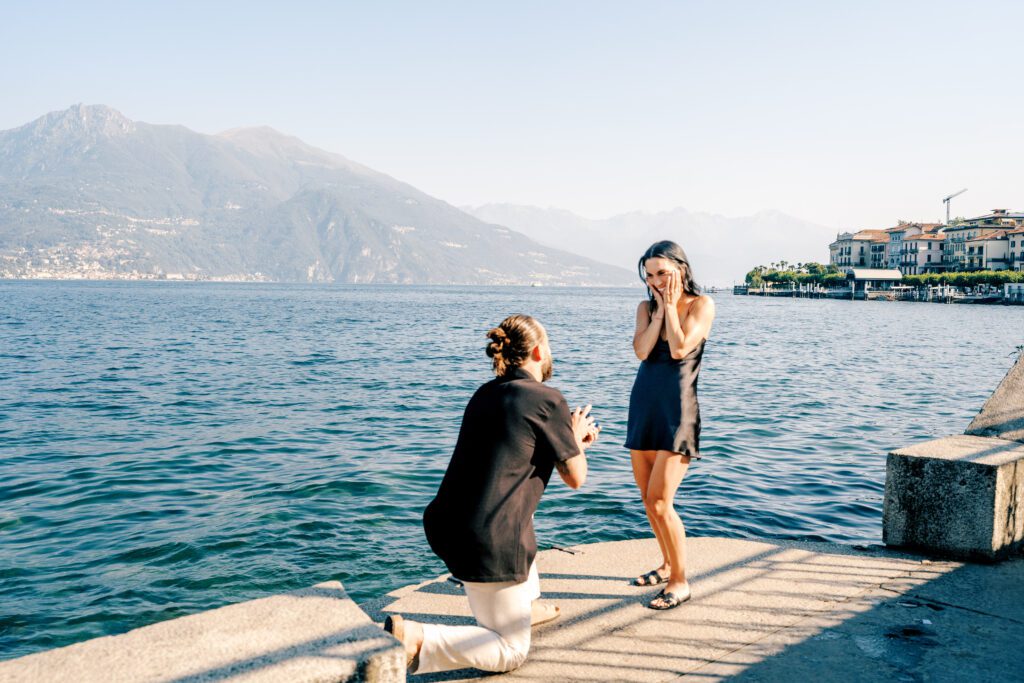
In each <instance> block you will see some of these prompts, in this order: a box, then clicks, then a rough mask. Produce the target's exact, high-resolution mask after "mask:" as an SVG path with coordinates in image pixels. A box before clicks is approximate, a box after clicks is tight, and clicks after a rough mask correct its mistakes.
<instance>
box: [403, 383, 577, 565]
mask: <svg viewBox="0 0 1024 683" xmlns="http://www.w3.org/2000/svg"><path fill="white" fill-rule="evenodd" d="M579 452H580V449H579V446H578V445H577V443H576V439H575V437H574V436H573V432H572V423H571V418H570V415H569V406H568V404H567V403H566V402H565V398H564V397H563V396H562V394H561V392H560V391H558V390H557V389H554V388H551V387H548V386H545V385H544V384H542V383H541V382H538V381H537V380H535V379H534V378H533V377H532V376H531V375H530V374H529V373H528V372H526V371H525V370H522V369H520V368H517V369H515V370H512V371H511V372H509V373H508V374H507V375H505V376H504V377H498V378H496V379H494V380H492V381H490V382H488V383H487V384H485V385H483V386H482V387H480V388H479V389H477V391H476V393H475V394H474V395H473V398H472V399H470V401H469V405H467V406H466V412H465V414H464V415H463V416H462V428H461V429H460V430H459V439H458V442H457V443H456V444H455V453H454V454H453V455H452V459H451V462H450V463H448V471H447V472H445V475H444V479H443V480H442V481H441V487H440V489H439V490H438V492H437V496H436V497H435V498H434V500H433V501H432V502H431V503H430V505H428V506H427V510H426V512H425V513H424V515H423V526H424V529H425V530H426V532H427V541H428V542H429V543H430V547H431V548H432V549H433V551H434V552H435V553H437V555H438V557H440V558H441V559H442V560H444V563H445V564H446V565H447V566H448V570H449V571H450V572H451V573H452V575H453V576H454V577H455V578H457V579H461V580H463V581H473V582H497V581H517V582H522V581H525V580H526V578H527V573H528V571H529V568H530V564H531V563H532V562H533V558H534V556H535V555H536V554H537V539H536V537H535V536H534V533H533V513H534V512H535V511H536V510H537V503H539V502H540V497H541V494H543V493H544V487H545V486H547V483H548V479H550V477H551V470H552V469H553V468H554V465H555V461H556V460H557V461H563V462H564V461H565V460H568V459H569V458H572V457H574V456H576V455H579Z"/></svg>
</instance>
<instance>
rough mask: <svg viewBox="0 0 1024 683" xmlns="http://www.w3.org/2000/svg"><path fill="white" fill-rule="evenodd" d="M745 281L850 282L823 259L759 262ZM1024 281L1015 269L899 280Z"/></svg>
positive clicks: (947, 282) (914, 284)
mask: <svg viewBox="0 0 1024 683" xmlns="http://www.w3.org/2000/svg"><path fill="white" fill-rule="evenodd" d="M745 279H746V283H747V284H748V285H749V286H751V287H760V286H761V285H762V284H768V285H774V284H796V285H822V286H824V287H842V286H845V285H846V284H847V279H846V274H845V273H843V272H840V270H839V269H838V268H837V267H836V266H832V265H828V266H825V265H822V264H820V263H796V264H790V263H787V262H785V261H780V262H779V263H772V264H770V265H768V266H756V267H755V268H753V269H751V270H750V272H748V273H747V275H746V278H745ZM1008 282H1010V283H1013V282H1024V271H1015V270H977V271H965V272H953V273H925V274H922V275H904V276H903V278H902V280H900V283H899V284H902V285H909V286H912V287H926V286H932V287H934V286H936V285H949V286H952V287H977V286H978V285H991V286H994V287H1001V286H1002V285H1004V284H1006V283H1008Z"/></svg>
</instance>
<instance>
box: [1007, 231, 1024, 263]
mask: <svg viewBox="0 0 1024 683" xmlns="http://www.w3.org/2000/svg"><path fill="white" fill-rule="evenodd" d="M1006 236H1007V238H1009V240H1010V247H1009V250H1008V252H1007V254H1008V255H1007V259H1008V262H1009V266H1010V270H1024V228H1017V229H1016V230H1010V231H1009V232H1008V233H1006Z"/></svg>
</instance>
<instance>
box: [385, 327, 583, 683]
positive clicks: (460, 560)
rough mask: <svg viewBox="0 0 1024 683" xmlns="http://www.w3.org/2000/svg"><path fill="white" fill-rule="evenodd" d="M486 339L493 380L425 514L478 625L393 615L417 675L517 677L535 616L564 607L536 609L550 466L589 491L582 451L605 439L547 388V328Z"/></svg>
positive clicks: (469, 411)
mask: <svg viewBox="0 0 1024 683" xmlns="http://www.w3.org/2000/svg"><path fill="white" fill-rule="evenodd" d="M488 336H489V337H490V338H491V342H490V344H488V346H487V355H488V356H490V357H491V359H492V361H493V364H494V374H495V375H496V377H495V378H494V379H493V380H491V381H490V382H488V383H487V384H484V385H483V386H482V387H480V388H479V389H477V391H476V393H475V394H474V395H473V398H472V399H470V401H469V405H467V406H466V411H465V413H464V415H463V416H462V427H461V429H460V430H459V438H458V441H457V442H456V444H455V452H454V454H453V455H452V459H451V462H449V463H448V470H447V471H446V472H445V475H444V479H443V480H442V481H441V487H440V489H439V490H438V492H437V496H436V497H435V498H434V500H433V501H432V502H431V503H430V505H428V506H427V509H426V512H425V513H424V515H423V526H424V529H425V530H426V534H427V541H428V542H429V543H430V547H431V549H432V550H433V551H434V552H435V553H436V554H437V555H438V557H440V558H441V559H442V560H444V563H445V565H447V567H448V570H449V571H450V572H451V573H452V576H454V577H455V578H456V579H459V580H460V581H462V582H463V584H464V585H465V590H466V597H467V598H469V606H470V609H472V610H473V616H474V617H475V618H476V622H477V624H478V626H441V625H436V624H419V623H417V622H414V621H410V620H408V619H403V618H402V617H400V616H397V615H392V616H389V617H388V618H387V620H386V621H385V623H384V628H385V629H386V630H387V631H388V632H390V633H392V634H394V635H395V637H397V638H398V639H399V640H401V641H402V643H403V644H404V645H405V651H406V657H407V663H408V665H409V667H410V669H411V670H413V671H414V672H415V673H431V672H435V671H448V670H450V669H461V668H465V667H475V668H477V669H482V670H484V671H511V670H512V669H515V668H517V667H519V666H520V665H522V663H523V662H524V661H525V660H526V655H527V653H528V652H529V650H530V625H531V619H532V621H533V622H534V623H536V622H539V621H547V620H549V619H551V618H554V616H557V608H553V607H551V606H547V607H542V606H540V605H539V604H538V605H534V600H536V599H537V598H539V597H540V581H539V579H538V577H537V568H536V566H535V565H534V557H535V556H536V554H537V539H536V537H535V536H534V533H533V513H534V512H535V511H536V509H537V504H538V503H539V502H540V497H541V494H543V493H544V489H545V487H546V486H547V483H548V479H549V478H550V477H551V471H552V469H554V468H557V469H558V473H559V475H560V476H561V477H562V480H563V481H564V482H565V483H566V484H567V485H569V486H570V487H571V488H573V489H578V488H579V487H580V486H582V485H583V482H584V480H585V479H586V477H587V459H586V456H585V455H584V454H583V452H584V450H585V449H586V448H587V447H589V446H590V445H591V444H592V443H594V441H595V440H596V439H597V436H598V433H599V432H600V428H599V427H597V426H596V425H595V424H594V419H593V418H592V417H590V415H589V413H590V406H587V407H586V408H577V409H576V410H575V411H574V412H573V413H572V414H570V413H569V406H568V404H567V403H566V401H565V398H564V397H563V396H562V394H561V392H559V391H558V390H557V389H554V388H551V387H547V386H545V385H544V384H543V382H545V381H546V380H548V379H549V378H550V377H551V368H552V365H551V349H550V346H549V345H548V338H547V333H546V332H545V331H544V328H543V327H542V326H541V324H540V323H538V322H537V321H536V320H534V319H533V318H531V317H530V316H525V315H514V316H510V317H508V318H506V319H505V320H503V321H502V322H501V324H500V325H498V327H496V328H494V329H493V330H491V331H490V332H489V333H488ZM531 615H532V616H531Z"/></svg>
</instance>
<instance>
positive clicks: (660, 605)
mask: <svg viewBox="0 0 1024 683" xmlns="http://www.w3.org/2000/svg"><path fill="white" fill-rule="evenodd" d="M692 596H693V592H692V591H686V594H685V595H682V596H680V595H678V594H677V593H666V592H665V591H661V592H660V593H658V594H657V595H656V596H654V599H653V600H651V601H650V602H649V603H647V606H648V607H650V608H651V609H659V610H664V609H672V608H673V607H679V605H681V604H683V603H684V602H686V601H687V600H689V599H690V598H691V597H692ZM659 601H660V602H659Z"/></svg>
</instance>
